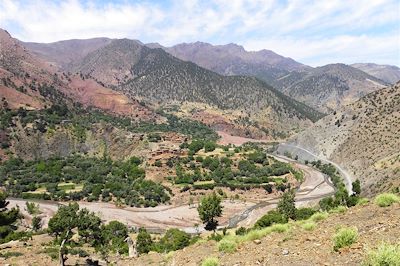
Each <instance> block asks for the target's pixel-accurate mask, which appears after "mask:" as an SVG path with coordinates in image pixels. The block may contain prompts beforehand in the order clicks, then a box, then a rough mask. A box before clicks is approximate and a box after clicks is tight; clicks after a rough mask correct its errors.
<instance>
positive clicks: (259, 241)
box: [253, 239, 261, 245]
mask: <svg viewBox="0 0 400 266" xmlns="http://www.w3.org/2000/svg"><path fill="white" fill-rule="evenodd" d="M253 242H254V244H257V245H259V244H261V240H260V239H256V240H254V241H253Z"/></svg>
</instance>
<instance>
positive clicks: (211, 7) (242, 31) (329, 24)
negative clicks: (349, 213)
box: [0, 0, 400, 66]
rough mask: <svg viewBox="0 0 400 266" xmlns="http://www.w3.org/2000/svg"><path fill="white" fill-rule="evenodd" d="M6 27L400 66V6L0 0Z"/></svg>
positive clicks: (394, 0)
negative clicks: (225, 46) (236, 46)
mask: <svg viewBox="0 0 400 266" xmlns="http://www.w3.org/2000/svg"><path fill="white" fill-rule="evenodd" d="M0 27H1V28H3V29H6V30H8V31H9V32H10V33H11V34H12V35H13V36H14V37H16V38H18V39H21V40H23V41H34V42H53V41H58V40H65V39H73V38H79V39H85V38H92V37H110V38H130V39H138V40H140V41H142V42H145V43H147V42H158V43H161V44H163V45H166V46H171V45H174V44H177V43H181V42H195V41H203V42H209V43H212V44H226V43H237V44H240V45H243V46H244V47H245V49H246V50H261V49H269V50H273V51H275V52H277V53H279V54H281V55H284V56H287V57H292V58H294V59H295V60H297V61H300V62H302V63H305V64H309V65H312V66H319V65H324V64H328V63H338V62H341V63H347V64H350V63H355V62H374V63H379V64H392V65H397V66H400V1H399V0H286V1H279V0H203V1H200V0H199V1H197V0H180V1H178V0H168V1H160V0H159V1H155V0H154V1H151V0H147V1H128V0H114V1H107V0H99V1H94V0H93V1H80V0H21V1H18V0H0Z"/></svg>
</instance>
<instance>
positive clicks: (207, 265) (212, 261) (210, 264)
mask: <svg viewBox="0 0 400 266" xmlns="http://www.w3.org/2000/svg"><path fill="white" fill-rule="evenodd" d="M218 265H219V261H218V258H214V257H209V258H206V259H205V260H203V262H202V263H201V266H218Z"/></svg>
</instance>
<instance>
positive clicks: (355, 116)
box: [293, 83, 400, 194]
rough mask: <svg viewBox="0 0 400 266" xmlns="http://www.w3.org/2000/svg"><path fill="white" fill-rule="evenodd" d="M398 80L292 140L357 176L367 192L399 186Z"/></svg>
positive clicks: (399, 100) (399, 104) (399, 121)
mask: <svg viewBox="0 0 400 266" xmlns="http://www.w3.org/2000/svg"><path fill="white" fill-rule="evenodd" d="M399 132H400V84H399V83H398V84H397V85H394V86H392V87H388V88H385V89H382V90H379V91H377V92H373V93H371V94H368V95H367V96H365V97H363V98H361V99H360V100H359V101H357V102H355V103H353V104H351V105H349V106H347V107H345V108H342V109H340V110H338V111H336V112H334V113H333V114H331V115H329V116H327V117H325V118H324V119H322V120H321V121H318V123H316V124H315V125H314V126H313V127H311V128H309V129H308V130H306V131H305V132H302V133H301V134H299V135H298V136H296V138H295V139H294V140H293V143H295V144H296V145H298V146H300V147H303V148H306V149H307V150H310V151H312V152H313V153H316V154H318V155H321V156H322V157H325V158H328V159H330V160H332V161H334V162H336V163H338V164H339V165H341V166H344V167H345V168H347V169H348V170H350V174H352V175H353V177H354V178H359V179H360V181H361V184H362V186H363V188H364V190H365V191H366V193H373V194H374V193H377V192H378V191H384V190H389V189H391V188H396V187H398V186H399V181H400V153H399V151H400V138H399Z"/></svg>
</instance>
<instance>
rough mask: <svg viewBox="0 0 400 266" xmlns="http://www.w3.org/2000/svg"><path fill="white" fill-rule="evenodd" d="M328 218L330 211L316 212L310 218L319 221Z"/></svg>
mask: <svg viewBox="0 0 400 266" xmlns="http://www.w3.org/2000/svg"><path fill="white" fill-rule="evenodd" d="M326 218H328V213H326V212H317V213H314V214H313V215H312V216H311V217H310V220H311V221H313V222H319V221H322V220H325V219H326Z"/></svg>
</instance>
